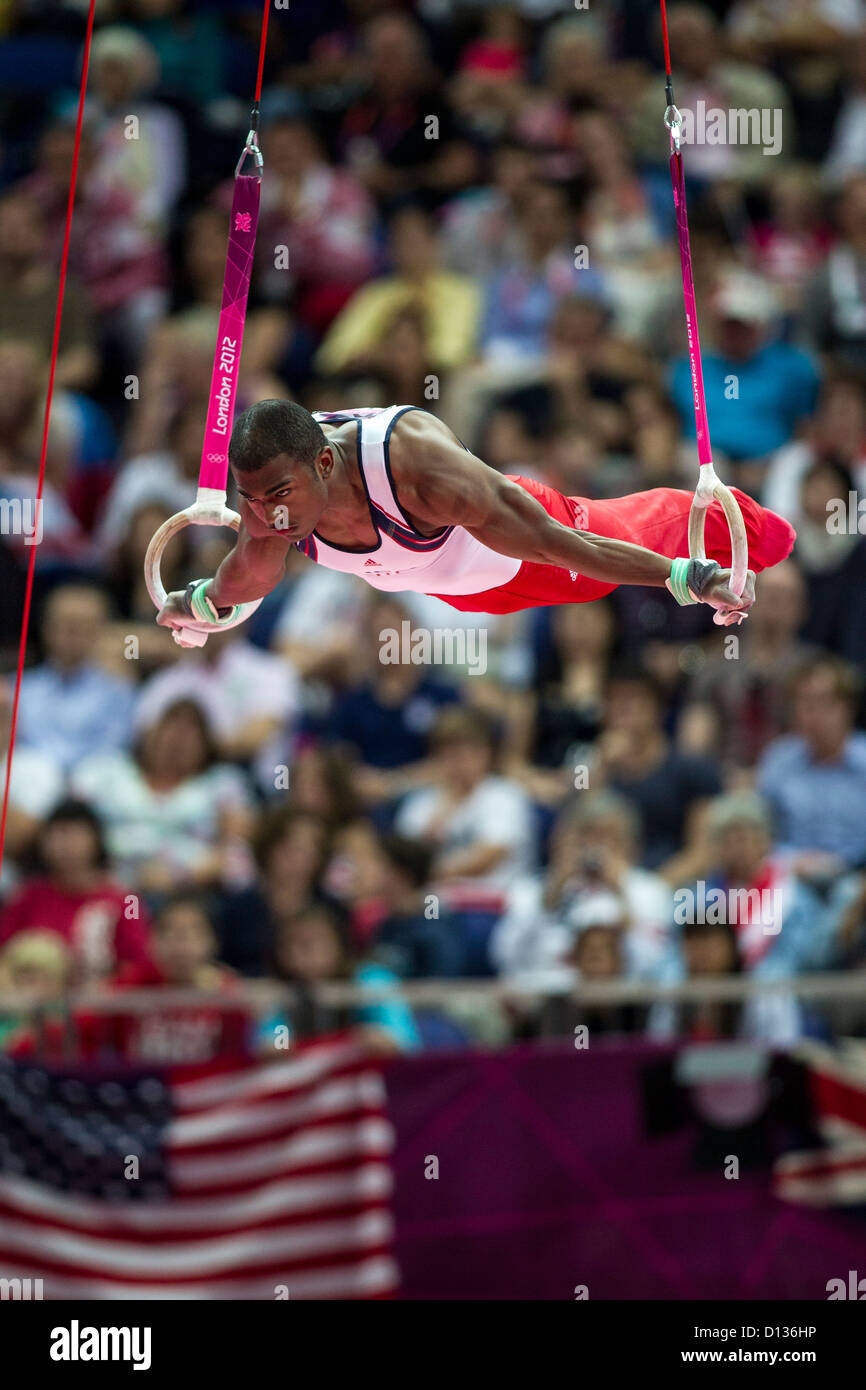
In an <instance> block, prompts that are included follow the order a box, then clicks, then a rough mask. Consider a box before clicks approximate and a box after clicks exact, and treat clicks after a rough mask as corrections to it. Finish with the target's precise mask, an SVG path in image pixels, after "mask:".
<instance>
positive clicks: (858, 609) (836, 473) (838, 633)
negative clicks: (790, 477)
mask: <svg viewBox="0 0 866 1390" xmlns="http://www.w3.org/2000/svg"><path fill="white" fill-rule="evenodd" d="M798 510H799V514H800V515H799V525H798V526H797V545H796V550H795V554H796V557H797V560H798V561H799V564H800V566H801V568H802V570H803V574H804V577H805V580H806V585H807V588H808V594H809V606H808V615H807V618H806V621H805V623H804V626H803V636H804V637H805V638H806V639H807V640H808V641H810V642H814V643H817V645H818V646H821V647H825V648H828V649H829V650H830V651H832V652H835V653H836V654H837V655H839V656H842V657H844V658H845V659H846V660H848V661H851V662H853V663H854V664H855V665H858V666H860V665H862V664H863V663H864V661H866V612H864V609H863V607H862V605H861V604H859V603H851V601H850V595H851V594H856V593H859V592H860V590H861V588H862V586H863V584H864V583H866V535H864V534H863V533H862V531H863V528H864V520H863V517H864V511H866V509H864V506H863V502H862V501H861V498H860V496H859V495H858V492H857V489H856V487H855V485H854V479H853V477H852V476H851V474H850V473H849V471H848V469H847V468H846V467H845V466H844V464H841V463H839V462H837V461H835V460H833V459H832V458H824V459H819V460H818V461H817V462H816V463H815V464H813V466H812V467H811V468H810V469H809V471H808V472H807V473H806V474H805V475H804V478H803V482H802V486H801V489H800V504H799V509H798Z"/></svg>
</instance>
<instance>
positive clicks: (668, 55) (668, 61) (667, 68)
mask: <svg viewBox="0 0 866 1390" xmlns="http://www.w3.org/2000/svg"><path fill="white" fill-rule="evenodd" d="M661 4H662V39H663V41H664V46H665V72H666V73H667V75H668V77H670V75H671V49H670V44H669V42H668V12H667V10H666V8H665V0H661Z"/></svg>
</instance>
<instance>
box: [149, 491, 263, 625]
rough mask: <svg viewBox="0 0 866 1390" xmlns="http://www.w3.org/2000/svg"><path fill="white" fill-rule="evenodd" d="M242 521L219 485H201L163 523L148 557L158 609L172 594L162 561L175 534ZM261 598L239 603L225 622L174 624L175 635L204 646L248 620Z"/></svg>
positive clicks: (237, 527) (235, 528)
mask: <svg viewBox="0 0 866 1390" xmlns="http://www.w3.org/2000/svg"><path fill="white" fill-rule="evenodd" d="M240 524H241V519H240V517H239V516H238V513H237V512H233V511H232V509H231V507H228V506H226V495H225V493H224V492H220V490H219V489H218V488H208V487H200V488H199V490H198V493H197V495H196V499H195V501H194V502H193V503H192V505H191V506H189V507H186V508H184V510H183V511H182V512H176V513H175V515H174V516H170V517H169V518H168V520H167V521H164V522H163V523H162V525H161V526H160V528H159V530H158V531H156V532H155V533H154V535H153V537H152V538H151V542H150V545H149V546H148V547H147V554H146V555H145V557H144V579H145V583H146V584H147V592H148V593H149V594H150V597H151V599H152V600H153V602H154V604H155V605H156V607H157V609H160V608H162V606H163V604H164V603H165V600H166V598H167V597H168V595H167V594H166V591H165V587H164V585H163V582H162V577H161V575H160V564H161V562H162V556H163V552H164V550H165V548H166V546H167V545H168V543H169V541H170V540H171V539H172V537H173V536H176V535H177V534H178V532H180V531H183V530H184V529H185V528H186V527H187V526H230V527H231V529H232V530H233V531H238V530H240ZM261 601H262V600H261V599H260V598H257V599H253V601H252V602H251V603H240V604H238V605H237V613H236V614H235V615H234V617H233V618H229V619H226V621H225V622H221V623H203V622H197V621H195V620H194V619H190V621H189V622H188V623H184V624H183V626H182V627H174V628H172V629H171V634H172V637H173V638H174V640H175V642H176V643H177V645H178V646H179V647H203V646H204V644H205V642H206V641H207V639H208V637H209V636H210V634H211V633H212V632H225V631H227V630H228V628H230V627H237V626H238V624H239V623H243V622H246V620H247V618H249V617H250V616H251V614H253V613H254V612H255V611H256V609H257V608H258V606H259V604H260V603H261Z"/></svg>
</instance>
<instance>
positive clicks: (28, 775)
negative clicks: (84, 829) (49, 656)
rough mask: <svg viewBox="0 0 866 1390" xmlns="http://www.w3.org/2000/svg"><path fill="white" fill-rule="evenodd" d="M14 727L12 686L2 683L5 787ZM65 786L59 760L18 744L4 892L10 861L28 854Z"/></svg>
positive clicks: (0, 743)
mask: <svg viewBox="0 0 866 1390" xmlns="http://www.w3.org/2000/svg"><path fill="white" fill-rule="evenodd" d="M19 708H20V706H19ZM11 727H12V686H11V684H10V682H9V681H8V680H5V679H0V750H2V756H0V777H2V779H3V785H4V786H5V784H6V760H7V757H8V749H9V734H10V731H11ZM16 743H17V740H16ZM63 782H64V774H63V768H62V767H61V766H60V764H59V763H58V761H57V759H56V758H54V757H52V756H51V755H50V754H49V753H46V752H43V751H42V750H41V749H38V748H28V747H26V746H25V745H23V744H18V746H17V747H16V749H15V754H14V757H13V759H12V775H11V777H10V779H9V808H8V812H7V816H6V845H5V851H6V853H5V857H4V861H3V877H2V880H0V887H2V888H3V890H4V891H5V890H6V889H7V888H8V887H9V886H10V883H11V879H12V876H13V875H12V873H11V863H10V861H12V860H15V861H16V862H17V861H18V860H19V859H21V857H22V856H23V855H24V854H25V853H26V852H27V851H28V850H29V848H30V846H31V845H32V842H33V839H34V837H35V835H36V831H37V829H38V827H39V823H40V821H42V820H43V818H44V817H45V816H47V815H48V814H49V812H50V811H52V810H53V809H54V807H55V806H56V805H57V803H58V801H59V800H60V798H61V796H62V795H63Z"/></svg>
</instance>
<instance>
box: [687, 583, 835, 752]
mask: <svg viewBox="0 0 866 1390" xmlns="http://www.w3.org/2000/svg"><path fill="white" fill-rule="evenodd" d="M806 607H807V593H806V585H805V583H804V580H803V575H802V573H801V571H800V569H799V566H798V565H797V563H796V561H795V560H784V561H783V562H782V564H781V565H776V566H775V567H774V568H773V569H771V570H767V572H766V574H764V575H762V578H761V602H760V604H756V605H755V609H754V612H753V613H751V614H750V615H749V622H748V624H747V625H745V626H744V627H743V629H742V633H741V634H738V635H737V645H736V646H735V647H731V646H730V645H727V646H725V645H724V643H723V639H722V645H721V647H719V645H718V644H716V643H714V644H713V648H710V649H709V650H708V651H707V655H706V660H705V661H704V662H703V663H702V664H701V665H700V666H699V668H698V670H697V672H696V673H695V675H694V676H693V677H692V680H691V681H690V683H689V686H688V692H687V696H686V703H685V707H684V709H683V712H682V714H681V716H680V723H679V729H678V739H677V742H678V744H679V746H680V747H681V748H682V749H684V750H687V751H689V752H691V753H696V754H698V755H699V756H707V755H708V756H710V757H713V758H717V759H719V760H720V762H722V763H723V764H724V765H725V766H728V767H731V768H741V767H753V766H754V764H755V762H756V760H757V758H758V757H759V756H760V754H761V753H762V752H763V750H764V748H766V746H767V744H768V743H769V742H770V741H771V740H772V739H774V738H778V736H779V735H780V734H782V733H784V732H785V728H786V725H787V719H788V696H789V684H790V679H791V676H792V675H793V673H794V672H795V671H796V670H797V669H798V668H799V667H800V666H802V665H803V663H804V662H805V661H807V660H808V659H810V658H811V657H814V656H815V655H817V652H818V648H817V647H815V646H812V645H809V644H807V643H804V642H803V641H801V640H800V638H799V637H798V633H799V631H800V629H801V627H802V625H803V622H804V619H805V616H806Z"/></svg>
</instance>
